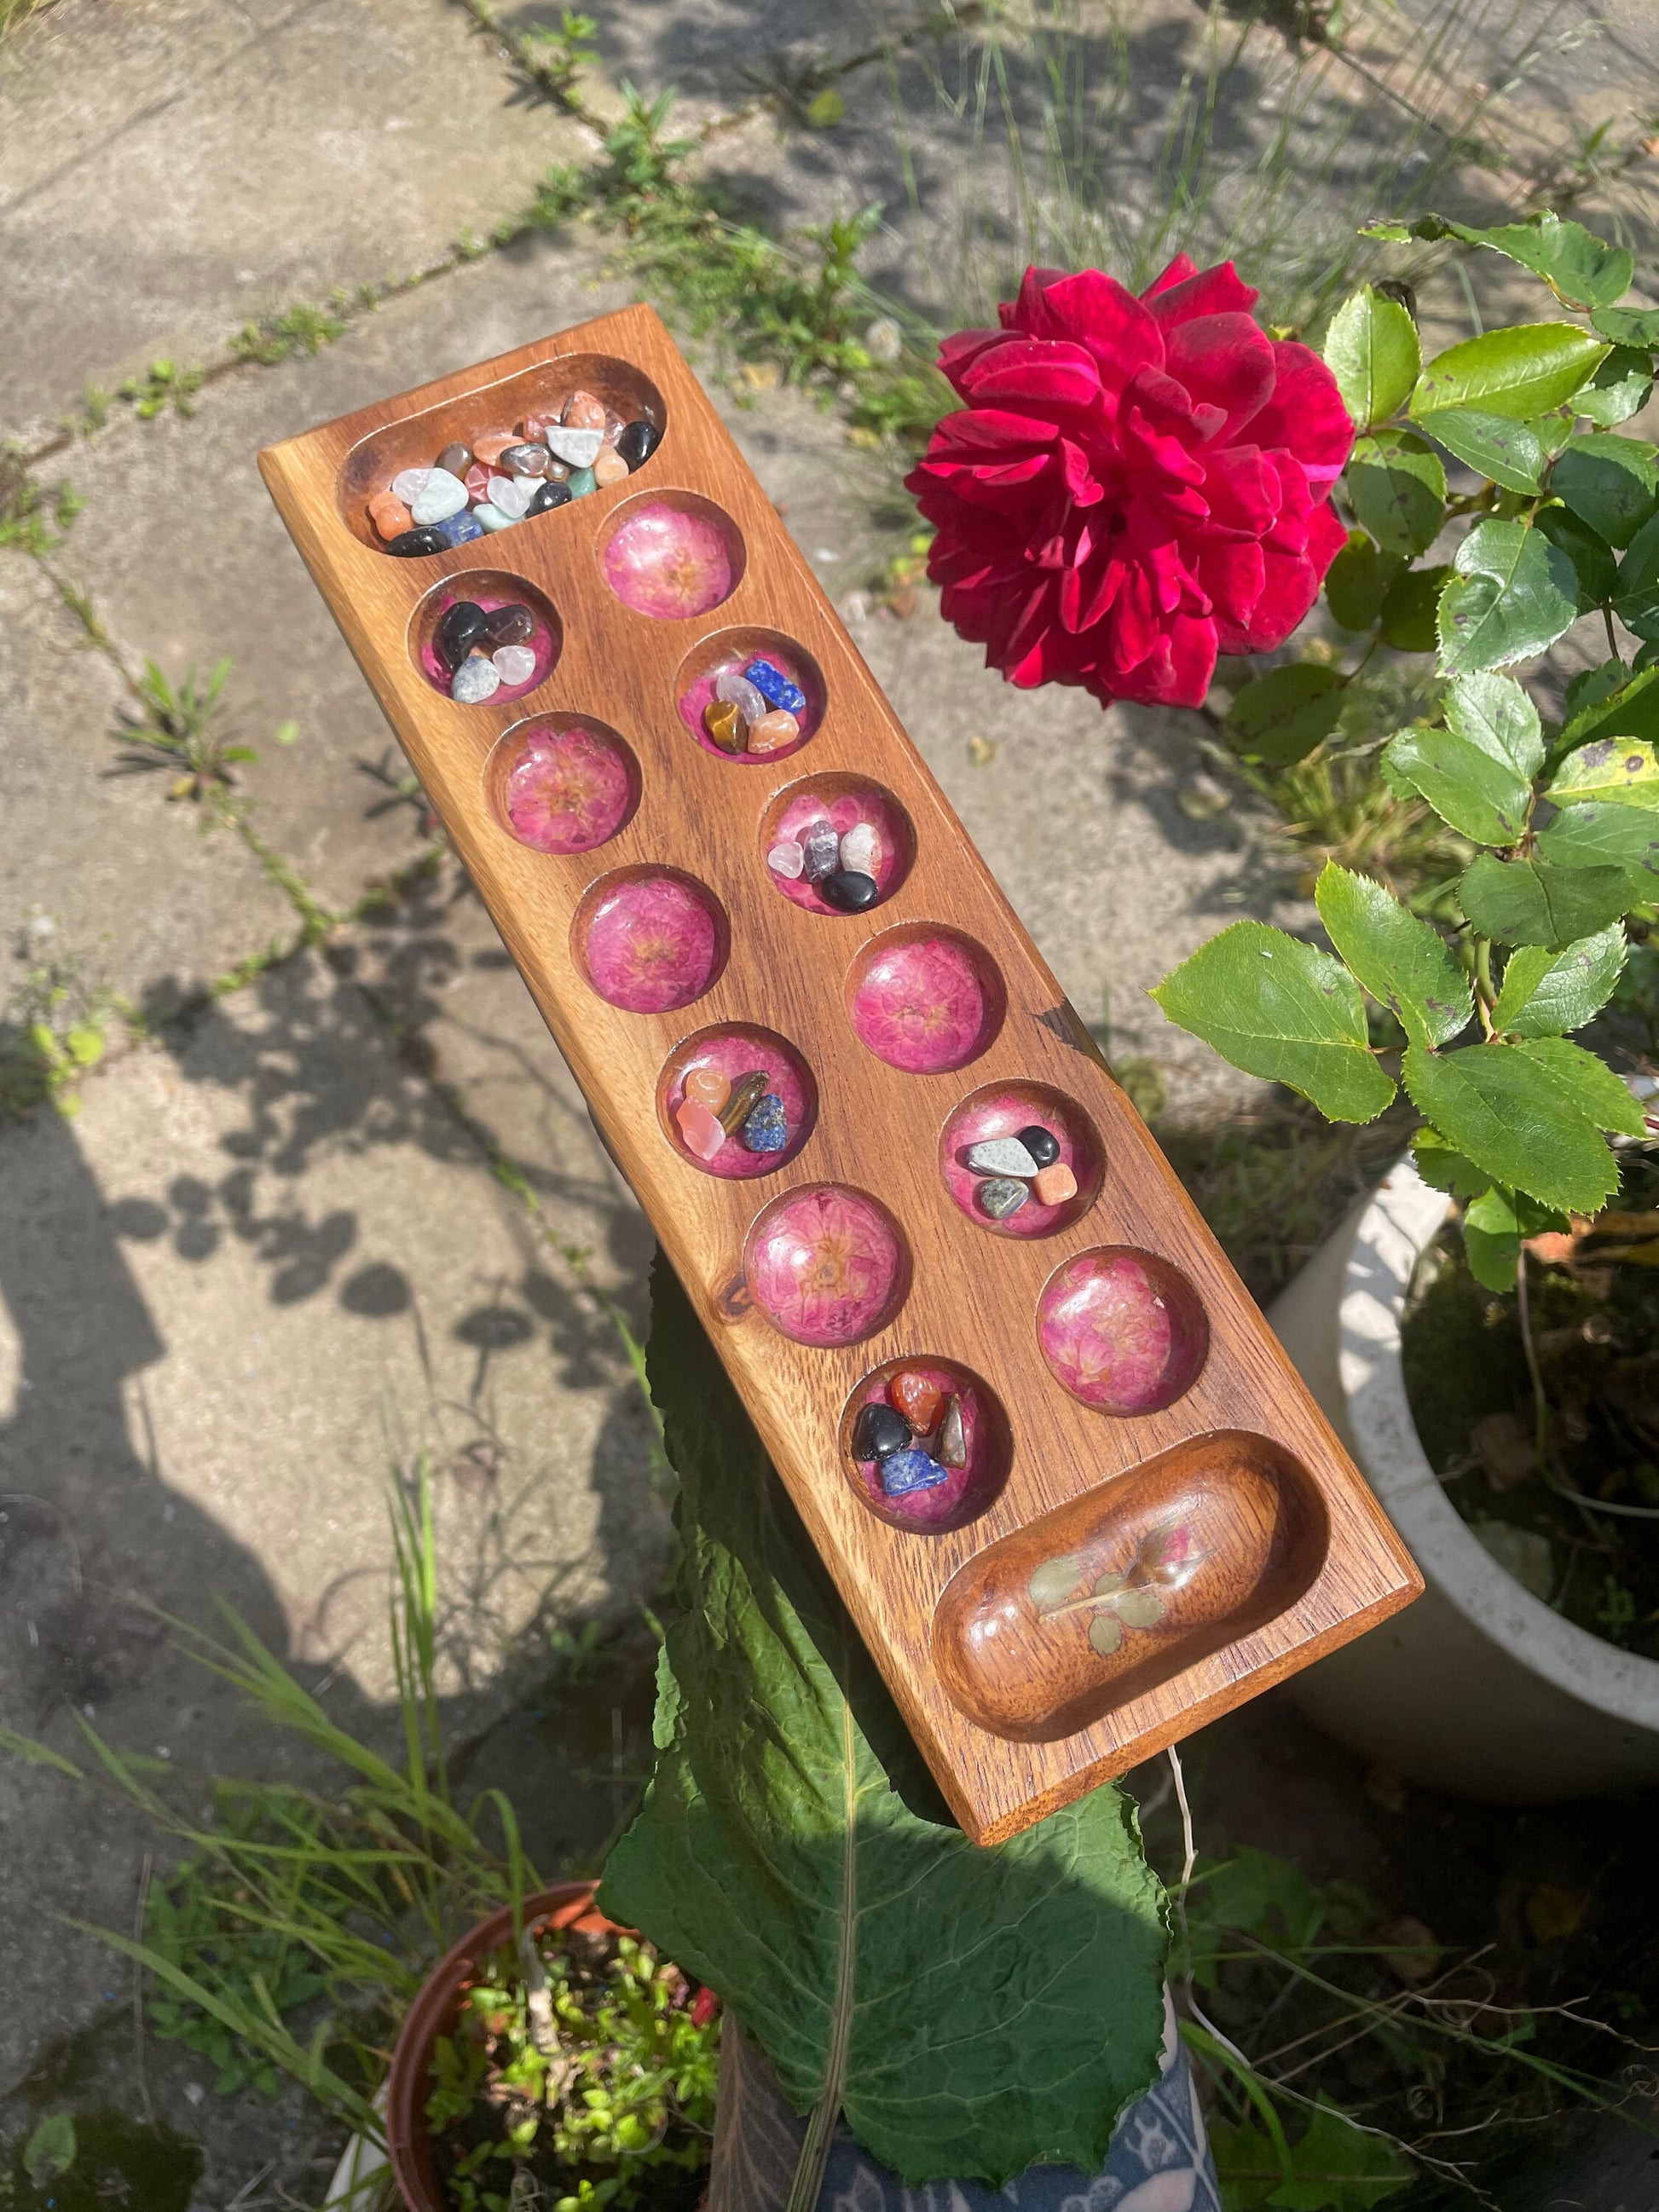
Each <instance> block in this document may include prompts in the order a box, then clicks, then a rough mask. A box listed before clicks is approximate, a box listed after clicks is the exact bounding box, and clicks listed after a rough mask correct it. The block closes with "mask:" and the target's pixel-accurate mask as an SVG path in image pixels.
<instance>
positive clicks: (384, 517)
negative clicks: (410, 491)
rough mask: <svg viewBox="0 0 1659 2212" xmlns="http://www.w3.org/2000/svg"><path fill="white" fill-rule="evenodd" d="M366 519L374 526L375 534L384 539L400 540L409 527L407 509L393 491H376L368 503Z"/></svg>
mask: <svg viewBox="0 0 1659 2212" xmlns="http://www.w3.org/2000/svg"><path fill="white" fill-rule="evenodd" d="M368 519H369V520H370V521H371V522H372V523H373V524H374V529H375V534H376V535H377V536H378V537H380V538H401V537H402V536H403V534H404V531H405V530H408V529H409V528H410V527H411V518H410V512H409V509H408V508H407V507H405V506H404V503H403V501H402V500H400V499H399V498H398V495H397V493H396V492H395V491H377V492H376V493H375V495H374V498H373V499H372V500H370V501H369V502H368Z"/></svg>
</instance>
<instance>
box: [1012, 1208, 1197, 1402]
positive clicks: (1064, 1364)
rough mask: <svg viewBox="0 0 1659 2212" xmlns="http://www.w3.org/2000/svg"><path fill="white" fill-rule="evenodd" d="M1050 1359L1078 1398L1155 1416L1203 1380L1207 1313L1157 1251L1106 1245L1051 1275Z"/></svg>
mask: <svg viewBox="0 0 1659 2212" xmlns="http://www.w3.org/2000/svg"><path fill="white" fill-rule="evenodd" d="M1037 1342H1038V1344H1039V1346H1041V1347H1042V1356H1043V1358H1045V1359H1046V1360H1047V1361H1048V1364H1049V1366H1050V1367H1051V1368H1052V1369H1053V1370H1054V1374H1055V1375H1056V1376H1057V1377H1058V1378H1059V1380H1060V1382H1061V1383H1064V1385H1065V1387H1066V1389H1068V1390H1069V1391H1070V1392H1071V1394H1072V1395H1073V1397H1074V1398H1078V1399H1080V1400H1081V1401H1082V1402H1083V1403H1084V1404H1085V1406H1093V1407H1096V1408H1097V1410H1098V1411H1100V1412H1101V1413H1156V1412H1158V1410H1159V1409H1160V1408H1161V1407H1164V1406H1170V1405H1173V1404H1174V1403H1175V1401H1176V1399H1177V1398H1179V1397H1180V1396H1181V1395H1182V1393H1183V1392H1184V1391H1186V1390H1188V1389H1191V1387H1192V1385H1193V1383H1194V1382H1195V1381H1196V1380H1197V1379H1198V1373H1199V1370H1200V1368H1201V1367H1202V1366H1203V1364H1204V1357H1205V1354H1206V1352H1207V1351H1208V1349H1209V1326H1208V1323H1207V1322H1206V1320H1205V1317H1204V1309H1203V1308H1202V1306H1201V1305H1200V1304H1199V1302H1198V1298H1197V1297H1196V1295H1195V1294H1194V1291H1193V1290H1192V1288H1191V1286H1190V1285H1189V1284H1188V1282H1187V1280H1186V1279H1185V1277H1184V1276H1182V1275H1180V1274H1177V1273H1176V1270H1175V1269H1174V1268H1173V1267H1170V1265H1169V1263H1168V1261H1164V1260H1158V1259H1155V1258H1154V1257H1153V1256H1152V1254H1151V1253H1150V1252H1135V1251H1131V1250H1128V1249H1125V1248H1124V1247H1121V1246H1116V1247H1110V1246H1106V1247H1102V1248H1101V1249H1099V1250H1097V1251H1093V1252H1080V1253H1079V1255H1078V1256H1077V1258H1076V1259H1075V1260H1068V1261H1066V1265H1065V1266H1064V1267H1061V1268H1060V1269H1058V1270H1057V1272H1056V1273H1054V1274H1053V1275H1051V1276H1050V1277H1049V1279H1048V1282H1047V1283H1046V1284H1045V1285H1043V1288H1042V1295H1041V1296H1040V1297H1039V1298H1038V1300H1037Z"/></svg>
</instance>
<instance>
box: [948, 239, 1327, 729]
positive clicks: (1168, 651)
mask: <svg viewBox="0 0 1659 2212" xmlns="http://www.w3.org/2000/svg"><path fill="white" fill-rule="evenodd" d="M1255 299H1256V295H1255V293H1254V292H1253V291H1252V290H1251V289H1250V288H1249V285H1248V284H1246V283H1243V281H1242V280H1241V278H1240V277H1239V276H1238V274H1237V271H1236V270H1235V269H1234V267H1233V265H1232V264H1231V261H1224V262H1222V263H1221V264H1219V266H1218V267H1216V268H1214V269H1205V270H1195V269H1194V266H1193V264H1192V263H1191V262H1190V261H1189V260H1188V258H1187V257H1186V255H1185V254H1182V255H1180V256H1179V257H1178V258H1176V260H1174V261H1172V262H1171V263H1170V265H1169V267H1168V268H1167V269H1166V270H1164V274H1163V275H1162V276H1160V277H1159V278H1158V281H1157V283H1154V284H1152V286H1151V287H1150V288H1149V289H1147V290H1146V292H1145V293H1143V294H1142V295H1141V296H1140V298H1139V299H1136V298H1135V296H1134V295H1133V293H1132V292H1127V291H1126V290H1125V289H1124V288H1123V286H1122V285H1121V284H1120V283H1116V282H1115V279H1114V278H1112V277H1110V276H1104V275H1103V274H1102V273H1101V271H1100V270H1097V269H1085V270H1082V271H1081V273H1080V274H1079V275H1078V276H1062V275H1061V274H1060V272H1059V271H1058V270H1053V269H1028V270H1026V272H1025V281H1024V283H1023V284H1022V285H1021V286H1020V292H1019V298H1018V301H1015V302H1014V304H1013V305H1012V307H1010V306H1006V305H1005V306H1004V307H1001V308H1000V309H999V311H998V312H999V313H1000V315H1001V318H1002V328H1001V329H1000V331H960V332H958V333H957V336H956V337H952V338H947V339H946V340H945V343H944V345H943V346H942V347H941V348H940V349H939V367H940V368H942V369H943V371H944V372H945V375H946V376H947V377H948V378H949V379H950V380H951V384H952V385H953V386H955V388H956V389H957V392H960V393H961V395H962V398H963V400H964V402H965V403H966V404H965V405H964V407H963V410H961V412H959V413H957V414H955V415H947V416H945V419H944V420H943V422H940V423H939V425H938V427H937V428H935V430H934V432H933V436H932V438H931V439H930V440H929V441H928V445H927V453H926V454H925V456H924V457H923V459H921V461H920V462H918V464H917V465H916V466H915V469H914V470H913V471H911V473H910V475H909V477H908V478H907V479H906V483H907V485H908V489H910V490H911V491H912V492H914V493H915V497H916V503H917V505H918V506H919V507H921V512H922V513H923V514H924V515H925V516H926V517H927V520H928V521H929V522H931V523H933V525H934V526H935V527H936V529H937V530H938V532H939V535H938V537H937V538H935V539H934V541H933V550H932V552H931V553H930V554H929V556H928V563H927V568H928V574H930V575H931V576H932V578H933V581H934V582H935V583H936V584H939V585H941V586H943V587H944V597H943V600H942V603H941V605H942V611H943V613H944V615H945V620H946V621H947V622H950V623H954V624H955V625H956V628H957V629H958V630H959V631H960V632H961V633H962V635H963V637H967V638H971V639H973V640H974V641H975V643H976V644H981V645H983V646H984V647H985V658H986V661H987V665H989V666H991V667H993V668H1000V670H1001V671H1002V672H1003V674H1004V675H1005V676H1006V678H1008V679H1009V681H1010V682H1011V683H1013V684H1020V685H1022V686H1024V687H1030V686H1032V685H1035V684H1082V685H1083V687H1084V689H1085V690H1089V691H1092V692H1093V693H1094V695H1095V696H1096V697H1097V698H1098V699H1102V700H1109V699H1138V700H1141V701H1144V702H1147V703H1148V704H1158V705H1166V706H1175V707H1199V706H1201V705H1202V704H1203V702H1204V696H1205V694H1206V691H1207V690H1208V689H1209V684H1210V678H1211V675H1212V672H1213V671H1214V668H1215V660H1216V655H1217V653H1262V652H1265V651H1267V648H1268V647H1271V646H1275V645H1282V644H1283V643H1284V641H1285V639H1286V638H1287V637H1288V636H1289V635H1290V634H1291V631H1292V630H1293V629H1295V628H1296V626H1297V623H1299V622H1300V621H1301V619H1302V617H1304V615H1305V614H1306V613H1307V611H1308V610H1309V608H1310V606H1311V605H1313V603H1314V599H1315V598H1316V595H1317V593H1318V591H1319V586H1320V584H1321V581H1322V579H1323V577H1324V574H1325V571H1326V570H1327V568H1329V567H1330V565H1331V562H1333V561H1334V559H1335V557H1336V556H1337V554H1338V553H1339V552H1340V550H1341V547H1342V545H1343V543H1344V539H1345V532H1344V531H1343V527H1342V525H1341V523H1340V522H1339V521H1338V520H1337V518H1336V515H1335V513H1334V512H1333V510H1332V507H1331V503H1330V500H1329V497H1328V493H1329V490H1330V487H1331V485H1332V484H1333V483H1334V482H1335V481H1336V478H1337V477H1339V476H1340V474H1341V471H1342V466H1343V464H1344V463H1345V462H1346V459H1347V458H1348V449H1349V447H1350V446H1352V443H1353V425H1352V422H1350V421H1349V419H1348V411H1347V410H1346V407H1345V406H1344V405H1343V404H1342V398H1341V395H1340V392H1338V390H1337V388H1336V380H1335V379H1334V377H1333V376H1332V374H1331V373H1330V371H1329V370H1328V368H1326V367H1325V364H1324V363H1323V362H1322V361H1321V360H1320V359H1319V357H1318V356H1317V355H1316V354H1314V353H1310V351H1309V349H1307V347H1306V346H1302V345H1291V344H1287V343H1284V342H1282V341H1277V340H1274V339H1272V338H1270V337H1268V336H1267V332H1266V331H1263V330H1262V329H1261V328H1260V327H1259V325H1257V324H1255V322H1253V321H1252V320H1251V319H1250V315H1249V310H1250V308H1251V307H1254V306H1255Z"/></svg>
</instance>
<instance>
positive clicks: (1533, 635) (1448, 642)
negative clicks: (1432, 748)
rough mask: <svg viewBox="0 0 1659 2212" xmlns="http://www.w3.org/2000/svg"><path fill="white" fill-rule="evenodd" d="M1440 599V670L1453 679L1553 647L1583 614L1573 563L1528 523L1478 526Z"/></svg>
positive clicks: (1456, 560) (1457, 558) (1461, 549)
mask: <svg viewBox="0 0 1659 2212" xmlns="http://www.w3.org/2000/svg"><path fill="white" fill-rule="evenodd" d="M1452 566H1453V568H1454V569H1455V571H1456V574H1455V575H1454V576H1453V578H1452V580H1451V581H1450V583H1449V584H1448V585H1447V586H1446V588H1445V590H1444V591H1443V592H1442V593H1441V596H1440V615H1439V629H1440V665H1441V666H1442V667H1443V668H1444V669H1445V670H1446V671H1448V673H1449V674H1451V675H1454V676H1455V675H1461V674H1464V673H1467V672H1468V671H1472V670H1474V669H1481V668H1498V667H1501V666H1502V665H1503V664H1504V662H1505V661H1509V660H1524V659H1529V658H1530V657H1531V656H1532V655H1533V654H1534V653H1542V652H1543V651H1544V650H1545V648H1546V647H1548V646H1551V645H1553V644H1554V642H1555V641H1556V639H1557V638H1558V637H1559V636H1560V635H1562V634H1563V632H1564V631H1565V630H1569V629H1571V627H1572V625H1573V623H1575V622H1576V621H1577V617H1578V580H1577V575H1576V574H1575V572H1574V569H1573V566H1572V563H1571V561H1569V560H1568V558H1567V556H1566V555H1565V553H1563V552H1562V551H1561V550H1560V549H1559V547H1558V546H1554V545H1552V544H1550V542H1549V540H1548V539H1547V538H1545V537H1544V536H1543V535H1542V533H1541V532H1539V531H1536V530H1531V529H1528V526H1527V525H1526V524H1525V523H1524V522H1498V521H1486V522H1477V523H1476V524H1475V526H1474V529H1473V530H1471V531H1470V532H1469V534H1468V537H1467V538H1464V540H1463V542H1462V544H1461V545H1460V546H1459V547H1458V549H1457V551H1456V553H1455V556H1453V561H1452Z"/></svg>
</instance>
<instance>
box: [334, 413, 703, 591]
mask: <svg viewBox="0 0 1659 2212" xmlns="http://www.w3.org/2000/svg"><path fill="white" fill-rule="evenodd" d="M661 440H662V432H661V431H660V430H659V428H657V426H656V424H655V423H654V422H647V421H645V420H644V419H643V417H641V420H640V421H638V422H623V419H622V417H621V416H620V415H617V414H615V413H613V411H612V410H611V409H610V408H608V407H607V406H606V405H605V402H604V401H603V400H602V399H596V398H594V396H593V394H592V392H572V393H571V395H570V397H569V398H568V399H567V400H566V401H565V402H564V403H563V405H562V407H561V408H560V409H559V410H558V411H557V412H556V413H546V414H532V415H527V416H526V417H525V419H524V421H523V422H520V425H519V427H518V428H517V429H516V430H492V431H490V432H489V435H487V436H485V437H482V438H477V439H475V440H474V441H473V443H472V444H471V446H470V447H468V446H464V445H462V444H460V443H459V441H458V442H456V443H455V444H453V445H448V446H446V447H444V449H443V451H442V453H440V454H439V456H438V458H437V460H436V462H435V464H434V465H433V466H432V467H431V468H429V469H404V470H403V471H401V472H400V473H399V474H398V475H397V476H395V477H393V478H392V484H391V488H390V489H389V490H386V491H378V492H376V493H375V495H374V498H373V499H371V500H370V501H369V502H368V519H369V520H370V522H371V523H372V524H373V525H374V531H375V534H376V535H377V536H378V537H379V538H380V540H381V541H382V543H383V544H384V545H385V547H386V551H387V552H388V553H396V554H399V555H402V556H412V555H415V554H421V553H441V552H444V551H445V550H447V548H449V547H451V546H455V545H466V544H471V541H472V539H474V538H482V537H483V534H484V532H486V531H489V530H505V529H507V527H508V526H510V525H511V524H513V523H514V522H522V521H523V520H525V518H526V516H527V515H532V514H545V513H547V511H548V509H549V508H550V507H564V506H566V505H568V502H569V501H571V500H573V499H580V498H581V497H582V495H584V494H585V493H586V492H590V491H595V490H597V489H599V486H600V485H601V484H608V483H620V482H621V481H622V479H623V477H626V476H629V475H631V474H632V472H633V471H634V470H635V469H637V468H639V467H640V466H641V465H642V464H643V463H644V462H646V461H648V460H649V459H650V458H651V456H652V454H653V453H655V451H656V450H657V447H658V446H659V444H660V442H661Z"/></svg>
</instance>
